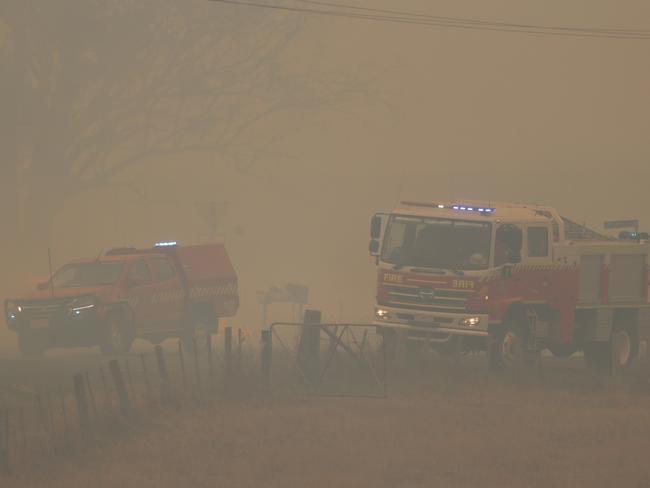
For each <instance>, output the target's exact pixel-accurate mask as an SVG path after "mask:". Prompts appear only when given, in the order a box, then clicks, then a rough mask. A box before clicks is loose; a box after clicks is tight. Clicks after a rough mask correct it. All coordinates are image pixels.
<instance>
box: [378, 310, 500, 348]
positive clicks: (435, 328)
mask: <svg viewBox="0 0 650 488" xmlns="http://www.w3.org/2000/svg"><path fill="white" fill-rule="evenodd" d="M379 311H383V314H382V313H378V312H379ZM379 315H383V318H380V317H379ZM373 323H374V324H375V325H377V326H378V327H385V328H389V329H397V330H403V331H405V332H407V333H408V335H409V336H411V337H413V338H424V339H428V340H438V341H440V342H445V341H447V340H449V339H450V338H451V337H452V336H472V337H487V336H488V324H489V316H488V315H487V314H475V313H469V312H467V313H440V312H422V311H411V310H405V309H401V308H400V309H397V308H391V307H381V306H377V307H375V321H374V322H373ZM470 323H474V325H469V324H470Z"/></svg>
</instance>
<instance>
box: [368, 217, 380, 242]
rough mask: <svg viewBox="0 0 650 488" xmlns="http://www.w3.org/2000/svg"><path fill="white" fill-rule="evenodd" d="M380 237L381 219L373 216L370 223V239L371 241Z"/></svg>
mask: <svg viewBox="0 0 650 488" xmlns="http://www.w3.org/2000/svg"><path fill="white" fill-rule="evenodd" d="M380 235H381V217H380V216H379V215H375V216H374V217H373V218H372V220H371V221H370V237H371V238H372V239H373V240H377V239H379V236H380Z"/></svg>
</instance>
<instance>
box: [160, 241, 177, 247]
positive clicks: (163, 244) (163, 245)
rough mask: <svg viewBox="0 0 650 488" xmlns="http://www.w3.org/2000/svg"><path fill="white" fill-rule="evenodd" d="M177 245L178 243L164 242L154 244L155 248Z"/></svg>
mask: <svg viewBox="0 0 650 488" xmlns="http://www.w3.org/2000/svg"><path fill="white" fill-rule="evenodd" d="M177 245H178V243H177V242H176V241H163V242H156V243H155V244H154V247H174V246H177Z"/></svg>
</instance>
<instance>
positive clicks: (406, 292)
mask: <svg viewBox="0 0 650 488" xmlns="http://www.w3.org/2000/svg"><path fill="white" fill-rule="evenodd" d="M386 291H387V293H388V302H387V303H386V305H387V306H389V307H395V308H408V309H412V310H422V311H427V312H448V313H454V312H464V311H465V303H466V302H467V299H468V298H469V296H470V295H472V294H473V293H474V291H473V290H451V289H446V288H437V289H434V288H428V287H419V286H404V285H399V286H398V285H387V286H386Z"/></svg>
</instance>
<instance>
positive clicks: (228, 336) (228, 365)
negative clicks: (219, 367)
mask: <svg viewBox="0 0 650 488" xmlns="http://www.w3.org/2000/svg"><path fill="white" fill-rule="evenodd" d="M223 346H224V361H225V364H224V381H223V384H224V388H225V389H228V388H230V386H231V376H232V327H226V328H225V335H224V344H223Z"/></svg>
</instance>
